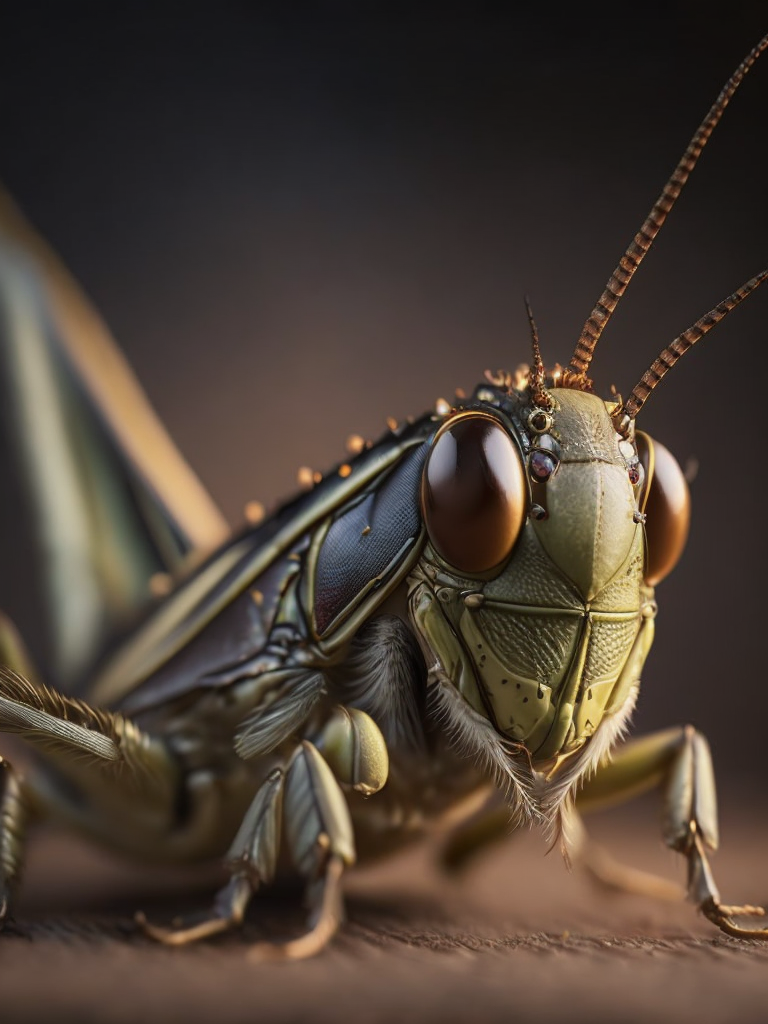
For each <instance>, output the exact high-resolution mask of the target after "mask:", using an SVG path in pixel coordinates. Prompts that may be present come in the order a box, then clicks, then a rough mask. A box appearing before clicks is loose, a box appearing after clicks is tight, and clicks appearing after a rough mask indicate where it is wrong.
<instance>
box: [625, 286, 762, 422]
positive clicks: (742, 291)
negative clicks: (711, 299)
mask: <svg viewBox="0 0 768 1024" xmlns="http://www.w3.org/2000/svg"><path fill="white" fill-rule="evenodd" d="M766 279H768V269H766V270H763V271H762V272H761V273H759V274H757V275H756V276H755V277H752V278H750V279H749V281H747V282H746V284H743V285H742V286H741V288H738V289H737V290H736V291H735V292H733V293H732V294H731V295H729V296H728V298H727V299H723V301H722V302H719V303H718V304H717V305H716V306H715V307H714V308H713V309H710V311H709V312H708V313H705V314H704V316H703V317H701V319H700V320H697V321H696V323H695V324H693V325H692V326H691V327H689V328H688V330H687V331H683V333H682V334H680V335H678V337H677V338H675V340H674V341H673V342H671V343H670V344H669V345H667V347H666V348H664V349H662V351H661V353H660V354H659V355H658V356H657V358H656V359H655V360H654V361H653V362H652V363H651V365H650V366H649V367H648V369H647V370H646V371H645V373H644V374H643V376H642V377H641V378H640V380H639V381H638V382H637V384H635V386H634V387H633V388H632V391H631V393H630V395H629V397H628V398H627V400H626V401H625V402H624V403H623V404H622V405H621V406H620V407H619V408H618V409H617V410H616V412H615V413H614V421H615V423H616V429H617V430H618V431H619V433H620V434H624V435H626V433H627V430H628V427H629V422H630V421H631V420H633V419H634V418H635V417H636V416H637V414H638V413H639V412H640V410H641V409H642V407H643V406H644V405H645V403H646V401H647V400H648V396H649V395H650V393H651V392H652V391H653V389H654V388H655V387H656V386H657V384H658V383H659V381H660V380H661V379H662V377H663V376H664V375H665V374H666V373H668V372H669V371H670V370H671V369H672V367H673V366H674V365H675V363H676V362H677V361H678V359H680V358H682V356H684V355H685V353H686V352H687V351H688V350H689V349H691V348H693V346H694V345H695V344H696V342H697V341H699V339H701V338H703V337H704V335H705V334H706V333H707V332H708V331H711V330H712V328H713V327H714V326H715V324H718V323H720V321H721V320H722V319H723V317H724V316H727V315H728V313H730V312H731V310H732V309H735V308H736V306H738V304H739V303H740V302H741V301H742V299H746V297H747V296H748V295H749V294H750V292H753V291H754V290H755V288H758V287H759V286H760V285H761V284H762V283H763V281H765V280H766Z"/></svg>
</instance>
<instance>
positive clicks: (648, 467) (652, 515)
mask: <svg viewBox="0 0 768 1024" xmlns="http://www.w3.org/2000/svg"><path fill="white" fill-rule="evenodd" d="M636 441H637V454H638V455H639V456H640V462H641V464H642V466H643V469H644V471H645V480H644V481H643V483H642V487H641V490H640V494H639V497H638V506H639V509H640V511H641V512H645V515H646V520H645V540H646V568H645V580H646V582H647V583H648V584H650V586H652V587H655V586H656V584H657V583H659V582H660V581H661V580H663V579H664V577H665V576H667V575H668V574H669V573H670V572H671V571H672V569H674V567H675V566H676V565H677V562H678V559H679V558H680V555H681V554H682V553H683V548H684V547H685V542H686V540H687V539H688V527H689V525H690V521H691V498H690V493H689V491H688V484H687V482H686V479H685V477H684V476H683V471H682V470H681V469H680V466H679V465H678V464H677V460H676V459H675V457H674V455H672V453H671V452H670V451H669V450H668V449H667V448H665V447H664V445H663V444H660V443H659V442H658V441H654V440H653V439H652V438H650V437H649V436H648V435H647V434H644V433H643V432H642V431H638V432H637V437H636Z"/></svg>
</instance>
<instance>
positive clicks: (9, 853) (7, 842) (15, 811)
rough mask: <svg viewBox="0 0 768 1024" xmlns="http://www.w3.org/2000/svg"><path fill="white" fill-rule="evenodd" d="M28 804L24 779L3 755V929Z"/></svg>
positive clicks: (21, 849) (0, 797)
mask: <svg viewBox="0 0 768 1024" xmlns="http://www.w3.org/2000/svg"><path fill="white" fill-rule="evenodd" d="M28 818H29V806H28V801H27V799H26V797H25V792H24V787H23V784H22V780H21V778H20V776H19V775H18V773H17V772H16V771H15V770H14V769H13V767H12V766H11V765H10V763H9V762H8V761H6V760H5V759H4V758H2V757H0V929H2V927H3V925H4V923H5V922H6V921H7V920H8V917H9V913H10V906H11V900H12V897H13V895H14V894H15V891H16V889H17V888H18V885H19V882H20V881H21V874H22V868H23V863H24V841H25V837H26V830H27V822H28Z"/></svg>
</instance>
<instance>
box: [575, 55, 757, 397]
mask: <svg viewBox="0 0 768 1024" xmlns="http://www.w3.org/2000/svg"><path fill="white" fill-rule="evenodd" d="M766 47H768V35H766V36H764V37H763V38H762V39H761V40H760V42H759V43H758V44H757V46H755V47H754V48H753V49H752V50H751V51H750V52H749V53H748V54H747V56H746V57H745V58H744V60H743V61H742V62H741V64H739V66H738V67H737V68H736V70H735V71H734V73H733V74H732V75H731V77H730V78H729V79H728V81H727V83H726V84H725V86H724V88H723V90H722V91H721V93H720V95H719V96H718V97H717V99H716V100H715V102H714V103H713V105H712V107H711V108H710V110H709V113H708V114H707V116H706V117H705V118H704V120H703V121H702V122H701V124H700V125H699V127H698V129H697V130H696V133H695V134H694V136H693V138H692V139H691V141H690V142H689V143H688V147H687V149H686V150H685V152H684V153H683V155H682V157H681V158H680V162H679V163H678V165H677V167H676V168H675V169H674V171H673V172H672V175H671V177H670V178H669V180H668V181H667V183H666V184H665V185H664V188H663V189H662V191H661V195H660V196H659V198H658V199H657V200H656V202H655V203H654V205H653V207H652V209H651V212H650V213H649V214H648V216H647V218H646V220H645V222H644V224H643V226H642V227H641V228H640V230H639V231H638V233H637V234H636V235H635V237H634V239H633V240H632V242H631V243H630V245H629V248H628V249H627V251H626V252H625V253H624V255H623V256H622V257H621V259H620V260H619V264H618V266H617V267H616V269H615V270H614V272H613V273H612V274H611V276H610V278H609V279H608V284H607V285H606V286H605V291H604V292H603V294H602V295H601V296H600V298H599V299H598V302H597V305H596V306H595V308H594V309H593V310H592V312H591V313H590V315H589V317H588V318H587V321H586V323H585V324H584V327H583V328H582V331H581V336H580V338H579V340H578V342H577V343H576V348H575V350H574V353H573V356H572V357H571V362H570V365H569V367H568V374H569V376H571V377H577V378H583V377H585V376H586V372H587V369H588V368H589V364H590V362H591V361H592V356H593V354H594V351H595V346H596V345H597V342H598V340H599V339H600V335H601V334H602V333H603V330H604V328H605V326H606V324H607V323H608V321H609V319H610V317H611V314H612V313H613V311H614V309H615V308H616V305H617V304H618V301H619V299H620V298H621V296H622V295H623V294H624V291H625V289H626V287H627V285H628V284H629V282H630V281H631V280H632V276H633V275H634V273H635V271H636V270H637V268H638V267H639V266H640V264H641V262H642V261H643V258H644V257H645V255H646V253H647V252H648V250H649V249H650V247H651V245H652V244H653V241H654V239H655V238H656V235H657V234H658V233H659V230H660V229H661V226H662V224H663V223H664V221H665V220H666V219H667V216H668V215H669V212H670V211H671V209H672V207H673V206H674V203H675V200H676V199H677V197H678V196H679V195H680V193H681V191H682V189H683V185H685V183H686V181H687V180H688V177H689V175H690V173H691V171H692V170H693V169H694V167H695V166H696V161H697V160H698V159H699V156H700V155H701V151H702V150H703V149H704V147H705V146H706V144H707V142H708V141H709V137H710V135H711V134H712V132H713V130H714V128H715V126H716V125H717V123H718V121H719V120H720V118H721V117H722V115H723V111H724V110H725V108H726V107H727V106H728V103H729V101H730V99H731V97H732V96H733V94H734V93H735V92H736V90H737V89H738V87H739V85H740V84H741V82H742V80H743V79H744V76H745V75H746V74H747V72H748V71H749V69H750V68H751V67H752V65H753V64H754V63H755V61H756V60H757V58H758V57H759V56H760V54H761V53H762V52H763V50H765V49H766ZM734 294H737V293H734ZM707 329H709V328H707ZM691 330H693V328H691Z"/></svg>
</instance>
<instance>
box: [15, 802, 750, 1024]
mask: <svg viewBox="0 0 768 1024" xmlns="http://www.w3.org/2000/svg"><path fill="white" fill-rule="evenodd" d="M758 810H759V813H757V811H756V809H755V808H754V807H750V806H743V807H738V806H735V805H734V804H730V805H727V806H726V807H725V808H724V811H725V813H724V814H723V822H722V824H723V843H722V848H721V851H720V852H719V854H718V855H717V857H716V859H715V869H716V877H717V879H718V882H719V884H720V887H721V890H722V894H723V898H724V900H726V901H728V902H758V901H761V900H763V901H766V900H768V863H767V862H766V860H767V858H766V856H765V851H766V849H768V814H767V813H766V807H765V806H764V805H763V806H761V807H760V808H759V809H758ZM656 817H657V812H656V810H655V807H654V805H653V804H652V803H647V804H646V803H641V804H640V805H639V806H637V807H635V808H630V809H623V810H622V811H619V812H611V813H610V814H604V815H601V816H599V817H597V816H596V817H595V818H594V819H592V820H591V821H590V829H591V832H592V834H593V836H594V837H596V838H597V839H598V840H600V841H601V842H605V843H609V844H610V846H611V849H612V852H614V853H615V854H617V855H618V856H620V857H621V858H622V859H623V860H626V861H627V862H633V863H634V864H636V865H639V866H642V867H643V868H645V869H646V870H652V871H658V872H660V873H663V874H664V875H666V876H667V877H669V878H672V879H675V880H677V881H680V882H682V880H683V878H684V871H683V868H682V865H681V864H680V863H678V861H679V858H678V857H676V855H674V854H672V853H671V852H670V851H668V850H666V849H665V848H664V847H663V846H662V845H661V843H660V841H659V839H658V825H657V821H656ZM217 881H218V877H211V876H210V875H204V876H202V877H201V876H200V875H199V874H197V873H195V874H190V873H189V872H168V871H162V872H158V871H156V870H152V871H146V870H142V871H136V870H134V869H127V868H126V867H125V866H124V865H122V864H118V863H116V862H115V861H114V860H112V859H109V858H107V857H105V856H104V855H102V854H101V853H98V852H94V851H92V850H91V849H88V848H85V847H83V846H81V845H80V844H78V843H75V842H74V841H72V840H70V839H68V838H62V837H59V836H50V835H40V836H38V837H37V841H36V842H34V843H33V845H32V849H31V851H30V859H29V865H28V871H27V878H26V884H25V889H24V893H23V895H22V898H21V900H20V901H19V903H18V906H17V923H16V925H15V926H12V927H11V928H9V929H8V930H7V931H6V932H5V933H4V934H3V935H2V936H0V1021H2V1022H3V1024H11V1022H17V1021H19V1022H21V1021H43V1020H55V1021H56V1022H57V1024H58V1022H61V1021H79V1022H81V1024H86V1022H90V1021H94V1022H95V1021H99V1022H109V1024H111V1022H114V1024H117V1022H129V1021H130V1022H131V1024H135V1022H137V1021H142V1022H146V1021H154V1020H158V1021H160V1020H162V1021H165V1022H169V1024H170V1022H173V1021H184V1022H189V1024H191V1022H197V1021H208V1020H210V1021H214V1020H215V1021H217V1022H236V1021H243V1022H245V1021H254V1022H272V1021H274V1022H293V1021H297V1022H298V1021H303V1022H309V1021H329V1022H330V1021H333V1022H338V1021H345V1020H347V1019H349V1020H355V1022H356V1024H357V1022H360V1024H366V1022H390V1021H393V1022H394V1021H440V1022H449V1021H464V1020H467V1021H469V1020H477V1021H482V1022H483V1024H489V1022H493V1021H515V1022H519V1021H535V1022H536V1024H546V1022H549V1021H552V1022H557V1024H562V1022H565V1021H568V1022H574V1021H591V1022H602V1021H605V1022H609V1021H610V1022H617V1021H622V1022H624V1021H638V1022H639V1021H642V1022H643V1024H648V1022H650V1021H676V1022H677V1021H689V1020H690V1021H695V1022H697V1024H704V1022H723V1024H725V1022H732V1021H738V1022H741V1024H748V1022H751V1021H755V1022H757V1021H766V1020H768V943H766V944H762V943H758V942H754V941H744V940H738V939H732V938H729V937H727V936H725V935H723V934H721V933H720V932H718V931H717V930H715V929H714V928H713V926H711V925H710V924H709V923H708V922H707V921H705V920H704V919H702V918H701V916H700V915H698V914H697V913H696V911H695V909H694V908H693V907H691V906H690V905H689V904H685V903H680V904H676V903H667V902H660V901H654V900H651V899H648V898H645V897H640V896H635V895H628V894H624V893H622V894H616V893H610V892H607V891H605V890H603V889H601V888H600V887H598V886H596V885H595V883H594V882H593V881H592V880H591V879H590V878H589V877H588V876H587V875H586V874H585V873H584V872H582V871H580V870H574V871H573V872H572V873H569V872H568V871H567V870H566V868H565V867H564V865H563V863H562V861H561V859H560V857H559V855H558V854H557V853H553V854H550V855H548V856H547V855H546V846H545V843H544V840H543V839H542V838H541V836H539V835H537V834H536V833H525V834H523V835H521V836H520V837H514V838H512V839H510V840H506V841H504V842H503V843H501V844H498V845H496V846H495V847H493V848H492V849H489V850H486V851H484V852H483V853H482V854H481V855H480V856H478V857H477V858H476V860H475V861H474V862H473V864H472V865H471V867H470V868H469V869H468V870H467V871H466V872H465V873H463V874H462V875H460V876H458V877H446V876H444V875H443V874H441V873H440V872H438V871H437V870H436V869H435V863H434V850H433V849H431V848H430V846H429V845H425V846H422V847H420V848H418V849H414V850H410V851H408V852H406V853H405V854H402V855H400V856H398V858H396V859H393V860H390V861H388V862H386V863H382V864H380V865H376V866H375V867H371V868H366V869H365V870H359V871H358V872H357V873H355V874H353V875H352V876H350V877H349V879H348V880H347V886H346V891H347V895H348V899H347V914H348V918H347V922H346V923H345V925H344V926H343V929H342V932H341V934H340V935H339V937H338V938H337V939H336V940H335V942H334V943H333V944H332V946H331V948H329V949H328V950H327V951H326V952H324V953H323V954H322V955H320V956H318V957H317V958H315V959H313V960H309V961H305V962H301V963H288V964H256V963H252V962H249V960H248V959H247V950H248V946H249V944H250V943H252V942H254V941H258V940H260V939H263V938H265V937H266V936H268V935H270V934H271V935H272V936H274V937H286V936H288V935H289V934H291V932H294V931H297V930H298V929H299V928H300V924H301V905H300V899H299V898H298V897H297V896H295V895H292V894H290V893H283V894H282V895H269V894H265V895H264V896H263V897H260V898H258V899H257V900H256V901H255V902H254V904H253V907H252V911H251V913H250V915H249V919H248V922H247V925H246V927H245V929H244V930H243V931H241V932H238V933H236V934H233V935H227V936H223V937H221V938H219V939H217V940H214V941H210V942H208V943H205V944H200V945H197V946H191V947H186V948H183V949H165V948H161V947H158V946H156V945H155V944H153V943H152V942H151V941H150V940H148V939H146V938H145V937H143V936H142V935H141V934H139V932H138V931H137V929H136V926H135V925H134V923H133V912H134V911H135V910H136V909H139V908H141V909H143V910H145V911H146V912H147V914H148V916H149V917H150V918H151V919H154V920H158V921H163V922H167V921H168V920H170V919H171V918H172V917H173V916H174V914H176V913H179V912H183V911H185V910H186V911H188V910H191V909H195V908H197V907H200V906H204V905H205V904H206V902H207V901H208V900H209V899H210V894H211V892H212V889H213V888H215V885H216V883H217Z"/></svg>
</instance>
